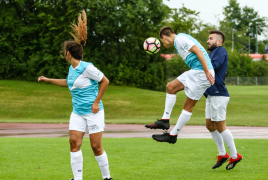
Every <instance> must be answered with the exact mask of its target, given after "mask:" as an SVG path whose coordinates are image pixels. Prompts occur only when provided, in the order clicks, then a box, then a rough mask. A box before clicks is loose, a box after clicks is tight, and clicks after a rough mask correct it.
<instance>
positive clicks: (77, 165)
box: [70, 149, 83, 180]
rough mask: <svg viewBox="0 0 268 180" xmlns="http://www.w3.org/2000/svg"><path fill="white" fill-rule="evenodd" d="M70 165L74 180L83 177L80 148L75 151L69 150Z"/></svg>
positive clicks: (79, 179) (80, 179)
mask: <svg viewBox="0 0 268 180" xmlns="http://www.w3.org/2000/svg"><path fill="white" fill-rule="evenodd" d="M70 154H71V166H72V170H73V175H74V180H82V179H83V171H82V170H83V155H82V151H81V149H80V150H79V151H77V152H70Z"/></svg>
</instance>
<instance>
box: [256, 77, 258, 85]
mask: <svg viewBox="0 0 268 180" xmlns="http://www.w3.org/2000/svg"><path fill="white" fill-rule="evenodd" d="M256 86H258V78H257V77H256Z"/></svg>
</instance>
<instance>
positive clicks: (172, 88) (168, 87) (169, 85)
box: [166, 83, 176, 94]
mask: <svg viewBox="0 0 268 180" xmlns="http://www.w3.org/2000/svg"><path fill="white" fill-rule="evenodd" d="M166 89H167V93H169V94H174V93H176V92H175V91H174V90H175V89H174V87H173V86H172V85H171V84H170V83H168V84H167V86H166Z"/></svg>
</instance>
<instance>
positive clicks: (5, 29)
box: [0, 0, 169, 90]
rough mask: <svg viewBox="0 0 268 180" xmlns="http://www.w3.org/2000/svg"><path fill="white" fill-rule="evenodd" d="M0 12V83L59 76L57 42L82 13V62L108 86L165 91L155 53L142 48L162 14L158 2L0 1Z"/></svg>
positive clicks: (62, 68)
mask: <svg viewBox="0 0 268 180" xmlns="http://www.w3.org/2000/svg"><path fill="white" fill-rule="evenodd" d="M0 8H1V15H0V26H1V30H0V35H1V37H0V38H1V42H0V49H1V50H0V51H1V52H0V58H1V64H2V65H3V67H4V68H1V70H0V77H1V78H2V79H24V80H32V81H34V80H36V78H37V77H38V76H39V75H45V76H48V77H53V78H65V77H66V75H67V73H68V66H69V65H68V64H67V63H66V61H65V60H64V59H61V58H60V55H59V50H60V48H61V43H62V42H64V41H65V40H70V39H72V37H71V35H70V34H69V31H70V30H71V28H70V27H69V24H70V22H72V21H73V20H74V19H76V17H77V15H78V13H79V12H80V11H81V10H82V9H85V10H86V12H87V18H88V40H87V45H86V46H85V48H84V60H85V61H90V62H93V63H94V64H95V65H96V66H97V67H99V68H100V69H101V70H102V71H103V72H104V73H105V75H106V76H107V77H108V78H109V79H110V80H111V82H112V83H114V84H119V85H120V84H126V85H133V86H137V87H142V88H149V89H158V90H160V89H163V88H164V87H165V68H164V67H165V64H164V59H162V58H161V57H160V53H161V52H160V53H158V54H156V55H154V56H151V55H148V54H146V53H145V52H144V50H143V48H142V45H143V41H144V40H145V39H146V38H148V37H150V36H156V35H157V33H158V31H159V29H160V27H161V26H160V23H161V22H162V21H163V20H164V19H166V18H167V16H168V13H169V8H168V7H167V6H166V5H164V4H163V3H162V0H126V1H118V0H81V1H77V0H46V1H44V0H40V1H34V0H17V1H16V0H0Z"/></svg>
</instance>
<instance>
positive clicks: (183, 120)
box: [169, 110, 192, 136]
mask: <svg viewBox="0 0 268 180" xmlns="http://www.w3.org/2000/svg"><path fill="white" fill-rule="evenodd" d="M191 115H192V113H191V112H188V111H185V110H182V112H181V115H180V117H179V119H178V121H177V124H176V126H175V127H174V128H173V129H172V131H170V133H169V134H170V135H172V136H174V135H177V134H178V133H179V132H180V130H181V128H182V127H183V126H184V125H185V124H186V123H187V122H188V121H189V119H190V117H191Z"/></svg>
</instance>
